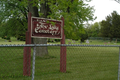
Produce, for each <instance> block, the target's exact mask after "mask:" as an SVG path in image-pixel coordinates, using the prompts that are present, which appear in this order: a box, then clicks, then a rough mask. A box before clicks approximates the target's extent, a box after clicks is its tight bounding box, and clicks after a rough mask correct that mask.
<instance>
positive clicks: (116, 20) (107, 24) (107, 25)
mask: <svg viewBox="0 0 120 80" xmlns="http://www.w3.org/2000/svg"><path fill="white" fill-rule="evenodd" d="M101 26H102V28H101V33H102V36H103V37H110V41H112V39H113V38H116V42H117V38H119V37H120V36H119V35H120V31H119V29H120V15H119V14H118V13H117V12H116V11H113V12H112V13H111V15H108V16H107V17H106V20H103V21H102V22H101Z"/></svg>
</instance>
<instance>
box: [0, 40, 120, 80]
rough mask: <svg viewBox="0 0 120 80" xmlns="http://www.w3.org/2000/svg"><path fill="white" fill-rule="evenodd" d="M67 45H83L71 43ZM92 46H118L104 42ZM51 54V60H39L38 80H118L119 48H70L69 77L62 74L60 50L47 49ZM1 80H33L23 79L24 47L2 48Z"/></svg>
mask: <svg viewBox="0 0 120 80" xmlns="http://www.w3.org/2000/svg"><path fill="white" fill-rule="evenodd" d="M24 43H25V42H24V41H18V40H16V39H15V38H12V42H8V41H6V40H4V39H1V38H0V44H24ZM66 43H67V44H69V43H70V44H81V43H80V42H79V41H75V42H74V41H70V40H66ZM54 44H56V43H54ZM82 44H87V43H82ZM89 44H92V45H93V44H96V45H97V44H101V45H119V43H114V42H111V43H109V41H101V40H100V41H98V40H93V41H90V43H89ZM89 44H87V45H89ZM31 50H32V53H33V49H31ZM48 52H49V55H48V56H45V57H43V58H40V57H36V65H35V80H117V77H118V76H117V75H118V61H119V48H118V47H67V68H66V73H62V72H60V47H56V46H55V47H48ZM31 60H32V54H31ZM31 69H32V61H31ZM31 71H32V70H31ZM0 80H31V76H30V77H26V76H23V47H0Z"/></svg>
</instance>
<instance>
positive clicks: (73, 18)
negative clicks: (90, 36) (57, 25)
mask: <svg viewBox="0 0 120 80" xmlns="http://www.w3.org/2000/svg"><path fill="white" fill-rule="evenodd" d="M90 1H91V0H86V1H85V0H64V1H63V0H40V1H39V0H31V1H30V2H29V1H28V0H2V1H1V3H0V6H1V11H0V18H1V19H2V22H6V20H7V19H9V18H15V20H19V23H20V25H22V26H23V27H26V24H24V22H25V23H27V13H28V11H29V10H30V7H29V9H28V5H29V4H32V7H37V9H38V13H39V16H43V15H45V14H46V15H47V18H51V19H58V20H60V19H61V17H64V19H65V26H64V31H65V35H66V37H67V38H71V39H79V38H80V37H79V35H80V34H82V33H85V32H84V29H83V23H84V22H86V21H89V20H94V18H93V13H94V9H93V7H91V6H89V5H88V4H87V3H85V2H90ZM43 4H45V9H47V10H46V11H48V12H45V13H41V10H42V9H41V7H42V6H43ZM44 11H45V10H44ZM35 12H37V11H34V13H35ZM13 25H14V24H11V26H13ZM11 28H12V27H11ZM23 29H25V28H23ZM23 31H24V30H23ZM22 33H23V32H22ZM13 34H14V33H13V32H11V35H13ZM24 34H25V32H24Z"/></svg>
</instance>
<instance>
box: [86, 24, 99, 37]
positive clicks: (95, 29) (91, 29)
mask: <svg viewBox="0 0 120 80" xmlns="http://www.w3.org/2000/svg"><path fill="white" fill-rule="evenodd" d="M100 27H101V26H100V23H98V22H95V23H94V24H88V23H87V24H86V25H85V31H86V32H87V34H88V37H99V36H100Z"/></svg>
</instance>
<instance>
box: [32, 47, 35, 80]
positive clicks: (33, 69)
mask: <svg viewBox="0 0 120 80" xmlns="http://www.w3.org/2000/svg"><path fill="white" fill-rule="evenodd" d="M35 54H36V46H34V49H33V65H32V80H34V77H35V75H34V74H35Z"/></svg>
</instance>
